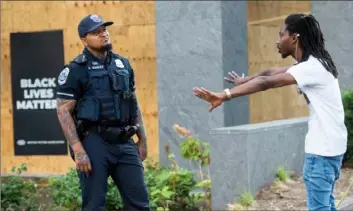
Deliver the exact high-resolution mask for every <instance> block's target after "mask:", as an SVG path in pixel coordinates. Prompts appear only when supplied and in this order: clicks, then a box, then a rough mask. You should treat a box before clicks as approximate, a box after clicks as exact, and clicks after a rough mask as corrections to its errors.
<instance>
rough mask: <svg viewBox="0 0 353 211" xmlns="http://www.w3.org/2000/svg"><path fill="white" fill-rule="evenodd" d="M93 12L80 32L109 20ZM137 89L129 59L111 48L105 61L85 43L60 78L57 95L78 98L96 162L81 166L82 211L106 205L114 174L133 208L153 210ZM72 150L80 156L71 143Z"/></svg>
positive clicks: (84, 136)
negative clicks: (140, 141)
mask: <svg viewBox="0 0 353 211" xmlns="http://www.w3.org/2000/svg"><path fill="white" fill-rule="evenodd" d="M89 17H90V16H87V17H86V18H85V19H83V21H82V22H81V24H80V25H79V33H80V35H81V34H84V33H87V32H89V31H92V30H93V29H96V28H97V27H99V26H101V25H104V24H106V23H107V22H103V20H101V19H98V21H97V19H96V20H94V19H92V18H89ZM108 23H109V22H108ZM110 23H111V22H110ZM106 25H108V24H106ZM80 27H81V28H80ZM85 30H86V31H85ZM134 91H135V80H134V71H133V69H132V67H131V65H130V62H129V60H128V59H127V58H125V57H122V56H120V55H118V54H115V53H113V52H111V51H108V54H107V57H106V58H105V59H104V60H101V59H99V58H97V57H95V56H94V55H93V54H92V53H91V52H90V51H89V50H87V48H84V50H83V52H82V54H80V55H79V56H77V57H76V58H75V59H73V60H72V61H71V62H70V63H69V64H67V65H65V67H64V69H63V70H62V72H61V73H60V75H59V77H58V87H57V92H56V94H57V97H58V98H64V99H72V100H76V102H77V104H76V109H75V112H74V115H73V117H74V120H75V122H76V126H77V131H78V134H79V136H80V139H81V142H82V145H83V147H84V149H85V151H86V153H87V155H88V157H89V158H90V162H91V165H92V171H91V172H90V173H89V174H87V175H86V174H85V173H84V172H80V171H78V177H79V181H80V187H81V191H82V192H81V193H82V210H87V211H88V210H89V211H92V210H94V211H95V210H105V204H106V201H105V200H106V192H107V179H108V177H109V176H111V177H112V179H113V181H114V182H115V184H116V185H117V188H118V189H119V192H120V195H121V198H122V200H123V202H124V205H125V208H126V209H127V210H149V197H148V192H147V186H146V183H145V181H144V172H143V171H144V169H143V165H142V161H141V159H140V156H139V152H138V148H137V145H136V144H135V142H134V141H133V139H132V135H134V134H135V132H136V130H137V127H138V126H137V125H133V123H132V120H133V119H134V118H136V117H137V114H138V112H139V111H138V107H137V103H136V100H135V99H134V97H133V95H132V92H134ZM70 153H71V156H72V158H73V159H74V156H73V152H72V149H71V148H70Z"/></svg>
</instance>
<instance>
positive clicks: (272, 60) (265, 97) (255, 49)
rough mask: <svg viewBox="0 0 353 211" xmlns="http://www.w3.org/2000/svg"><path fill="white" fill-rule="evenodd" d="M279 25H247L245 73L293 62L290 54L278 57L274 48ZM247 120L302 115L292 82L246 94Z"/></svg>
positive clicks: (304, 111)
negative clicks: (287, 84) (248, 107)
mask: <svg viewBox="0 0 353 211" xmlns="http://www.w3.org/2000/svg"><path fill="white" fill-rule="evenodd" d="M278 32H279V27H268V26H249V27H248V39H249V40H248V42H249V44H248V50H249V51H248V54H249V55H248V56H249V75H254V74H255V73H257V72H261V71H263V70H265V69H266V68H269V67H273V66H286V65H290V64H293V63H294V62H295V61H294V60H293V59H292V58H287V59H282V57H281V56H280V55H279V54H278V50H277V49H276V39H277V36H278ZM249 101H250V120H251V123H257V122H264V121H272V120H278V119H286V118H293V117H300V116H306V115H307V114H308V110H307V105H306V102H305V100H304V98H303V97H302V96H300V95H298V93H297V87H296V86H295V85H293V86H290V87H284V88H277V89H272V90H267V91H265V92H261V93H256V94H254V95H251V96H250V99H249Z"/></svg>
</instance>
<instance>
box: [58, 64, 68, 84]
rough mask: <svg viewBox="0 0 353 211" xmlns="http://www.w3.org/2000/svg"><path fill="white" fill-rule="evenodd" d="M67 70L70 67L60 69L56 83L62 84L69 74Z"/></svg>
mask: <svg viewBox="0 0 353 211" xmlns="http://www.w3.org/2000/svg"><path fill="white" fill-rule="evenodd" d="M69 72H70V69H69V68H68V67H65V68H64V69H63V70H62V71H61V73H60V75H59V77H58V84H59V85H63V84H64V83H65V82H66V80H67V77H68V76H69Z"/></svg>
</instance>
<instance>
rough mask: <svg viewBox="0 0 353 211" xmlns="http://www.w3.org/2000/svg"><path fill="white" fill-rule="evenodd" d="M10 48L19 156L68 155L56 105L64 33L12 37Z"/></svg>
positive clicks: (33, 33) (48, 32)
mask: <svg viewBox="0 0 353 211" xmlns="http://www.w3.org/2000/svg"><path fill="white" fill-rule="evenodd" d="M10 45H11V49H10V50H11V83H12V84H11V85H12V103H13V131H14V150H15V155H66V154H67V153H68V147H67V142H66V139H65V137H64V135H63V132H62V130H61V127H60V124H59V121H58V118H57V116H56V102H55V89H56V86H57V76H58V73H59V72H60V71H61V69H62V68H63V66H64V45H63V32H62V30H56V31H43V32H26V33H11V34H10Z"/></svg>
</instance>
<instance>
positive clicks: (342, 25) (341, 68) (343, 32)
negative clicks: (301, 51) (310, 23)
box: [311, 1, 353, 91]
mask: <svg viewBox="0 0 353 211" xmlns="http://www.w3.org/2000/svg"><path fill="white" fill-rule="evenodd" d="M352 10H353V2H351V1H311V12H312V14H313V15H314V16H315V17H316V19H317V20H318V21H319V23H320V27H321V30H322V33H323V34H324V37H325V40H326V48H327V50H328V51H329V53H330V54H331V57H332V59H333V60H334V62H335V64H336V67H337V69H338V72H339V74H340V76H339V82H340V86H341V89H342V91H343V90H347V89H349V88H353V83H352V80H353V60H352V55H353V48H352V46H353V37H352V36H351V34H352V33H353V28H352V26H353V15H352Z"/></svg>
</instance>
